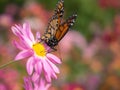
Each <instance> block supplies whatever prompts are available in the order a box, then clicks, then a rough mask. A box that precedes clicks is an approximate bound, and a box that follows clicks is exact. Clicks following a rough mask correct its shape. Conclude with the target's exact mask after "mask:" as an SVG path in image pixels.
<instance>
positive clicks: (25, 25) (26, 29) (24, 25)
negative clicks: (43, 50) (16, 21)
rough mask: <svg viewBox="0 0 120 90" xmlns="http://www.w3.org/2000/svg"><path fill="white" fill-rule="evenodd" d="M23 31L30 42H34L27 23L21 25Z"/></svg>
mask: <svg viewBox="0 0 120 90" xmlns="http://www.w3.org/2000/svg"><path fill="white" fill-rule="evenodd" d="M23 29H24V30H25V32H26V35H27V37H28V38H29V39H30V40H31V41H34V36H33V34H32V32H31V29H30V24H29V23H24V24H23Z"/></svg>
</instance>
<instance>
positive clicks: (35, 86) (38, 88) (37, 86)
mask: <svg viewBox="0 0 120 90" xmlns="http://www.w3.org/2000/svg"><path fill="white" fill-rule="evenodd" d="M50 86H51V84H50V83H47V82H46V81H45V80H44V79H42V78H40V79H39V80H37V81H36V82H34V81H32V79H31V78H30V77H25V78H24V88H25V90H48V88H49V87H50Z"/></svg>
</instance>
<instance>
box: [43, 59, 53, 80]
mask: <svg viewBox="0 0 120 90" xmlns="http://www.w3.org/2000/svg"><path fill="white" fill-rule="evenodd" d="M42 61H43V62H42V64H43V69H44V72H45V78H46V80H47V81H48V82H51V77H50V76H51V72H52V70H51V67H50V65H49V64H48V63H47V62H46V60H42Z"/></svg>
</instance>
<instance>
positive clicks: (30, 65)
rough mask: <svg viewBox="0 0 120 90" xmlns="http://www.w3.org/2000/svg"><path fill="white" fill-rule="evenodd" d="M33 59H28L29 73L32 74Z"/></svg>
mask: <svg viewBox="0 0 120 90" xmlns="http://www.w3.org/2000/svg"><path fill="white" fill-rule="evenodd" d="M33 61H34V60H33V57H30V58H29V59H28V61H27V65H26V68H27V72H28V74H29V75H31V74H32V72H33Z"/></svg>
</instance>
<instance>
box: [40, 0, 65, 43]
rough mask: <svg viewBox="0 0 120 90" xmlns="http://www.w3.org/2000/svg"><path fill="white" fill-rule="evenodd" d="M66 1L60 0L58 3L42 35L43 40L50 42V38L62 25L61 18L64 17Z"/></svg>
mask: <svg viewBox="0 0 120 90" xmlns="http://www.w3.org/2000/svg"><path fill="white" fill-rule="evenodd" d="M63 2H64V1H63V0H60V1H58V3H57V5H56V9H55V10H54V15H53V16H52V18H51V19H50V21H49V23H48V26H47V29H46V32H45V33H44V35H43V36H42V37H41V40H43V41H45V42H48V41H49V39H50V38H52V37H53V36H54V35H55V33H56V31H57V30H58V27H59V26H60V23H61V19H62V17H63V13H64V3H63Z"/></svg>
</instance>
